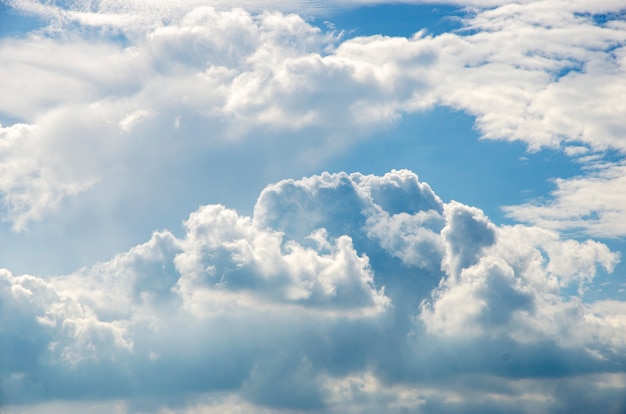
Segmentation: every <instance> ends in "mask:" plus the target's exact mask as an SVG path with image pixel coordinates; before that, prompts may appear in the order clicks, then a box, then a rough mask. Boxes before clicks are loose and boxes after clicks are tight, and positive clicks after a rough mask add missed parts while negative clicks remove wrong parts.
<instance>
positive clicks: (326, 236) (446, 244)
mask: <svg viewBox="0 0 626 414" xmlns="http://www.w3.org/2000/svg"><path fill="white" fill-rule="evenodd" d="M184 229H185V232H184V235H183V236H182V237H180V238H179V237H176V236H174V235H173V234H172V233H170V232H169V231H161V232H156V233H154V234H153V236H152V238H151V239H150V240H149V241H148V242H147V243H144V244H141V245H138V246H136V247H134V248H132V249H130V250H129V251H128V252H126V253H122V254H119V255H117V256H116V257H114V258H113V259H112V260H110V261H108V262H103V263H99V264H97V265H95V266H91V267H88V268H84V269H81V270H79V271H77V272H75V273H72V274H70V275H67V276H60V277H54V278H51V279H43V278H40V277H36V276H28V275H23V276H14V275H12V274H11V272H9V271H8V270H3V271H2V273H1V283H2V284H1V286H2V288H1V295H2V304H3V305H2V306H3V313H2V314H3V322H2V323H3V324H2V326H3V328H2V329H3V331H2V338H3V354H2V360H3V364H2V372H1V375H2V399H3V404H8V405H15V404H24V403H31V404H32V403H33V402H37V401H46V400H47V399H48V398H49V396H54V398H55V399H56V398H61V399H68V400H72V399H81V398H82V397H83V396H85V395H89V396H91V398H94V399H96V400H99V399H101V400H105V401H106V400H113V401H115V400H124V401H127V403H126V404H131V405H130V406H128V407H127V408H128V409H130V410H132V411H138V412H143V411H150V410H153V409H155V407H158V406H161V405H169V406H170V407H179V406H180V404H189V402H190V401H194V404H196V403H197V404H198V407H203V408H198V410H205V409H206V410H209V409H215V410H216V411H219V409H220V408H219V407H220V404H221V402H223V401H224V400H223V398H227V399H228V400H229V401H231V402H232V404H235V405H241V406H245V407H248V408H247V409H249V410H252V411H254V410H263V409H264V408H263V407H266V408H271V409H275V408H285V409H294V410H300V409H322V410H324V411H328V412H335V411H336V412H343V411H344V409H345V408H346V407H352V408H353V409H354V410H357V411H368V412H369V411H371V412H374V411H373V410H379V409H383V407H392V406H397V407H398V410H402V409H410V410H420V409H423V410H425V411H429V410H430V409H431V407H433V406H437V405H440V404H443V406H445V407H448V408H450V406H455V405H456V404H463V405H464V404H477V406H495V407H500V409H504V407H505V406H506V405H507V404H508V402H507V403H506V404H505V403H503V402H502V401H501V398H502V396H503V395H506V398H507V399H508V401H509V402H510V401H517V402H520V403H521V402H524V401H527V400H533V401H534V404H536V407H539V408H540V409H541V410H547V411H551V410H553V409H559V410H560V409H564V410H565V407H573V406H574V405H570V404H576V403H577V402H576V399H575V398H574V397H576V394H575V391H574V390H576V389H577V387H580V386H583V385H585V386H589V384H590V383H596V380H597V379H598V378H601V379H602V381H606V382H608V383H609V384H610V385H608V386H604V385H600V384H598V385H597V386H598V388H597V389H596V391H597V392H600V391H602V393H600V394H598V396H597V398H598V399H601V398H604V397H605V396H606V395H607V393H609V394H610V393H614V394H615V395H618V394H619V395H621V390H622V387H623V385H624V381H626V377H624V376H623V375H618V374H615V373H614V372H615V369H616V368H617V367H622V368H623V364H624V360H623V354H624V351H625V350H626V336H624V335H622V334H621V333H620V332H626V330H624V329H623V328H626V326H625V325H626V314H625V313H624V312H625V311H626V309H625V308H623V306H622V305H621V304H619V303H615V302H597V303H593V304H584V303H583V302H581V297H582V294H583V293H582V292H583V289H584V286H585V284H587V283H589V282H591V281H592V279H593V277H594V275H595V273H596V266H601V267H604V268H605V269H607V270H609V271H610V270H611V269H612V268H613V266H614V265H615V263H616V261H617V259H618V256H617V255H616V254H615V253H612V252H610V251H609V249H608V248H607V247H606V246H605V245H603V244H600V243H597V242H593V241H586V242H577V241H573V240H562V239H560V238H559V237H558V235H557V234H556V233H554V232H551V231H547V230H540V229H537V228H533V227H524V226H514V227H497V226H495V225H494V224H493V223H491V222H490V221H489V219H488V218H487V217H485V216H484V215H483V213H482V212H481V211H480V210H478V209H476V208H473V207H468V206H465V205H463V204H460V203H458V202H451V203H448V204H444V203H442V202H441V200H440V199H439V198H438V197H437V196H436V195H435V194H434V193H433V191H432V190H431V189H430V187H429V186H428V185H427V184H425V183H422V182H419V181H418V178H417V176H416V175H415V174H413V173H411V172H409V171H406V170H403V171H392V172H390V173H388V174H386V175H384V176H382V177H377V176H364V175H361V174H352V175H347V174H343V173H342V174H323V175H321V176H313V177H310V178H304V179H302V180H298V181H294V180H287V181H282V182H279V183H276V184H273V185H270V186H268V187H267V188H266V189H265V190H263V192H262V193H261V195H260V197H259V200H258V202H257V205H256V206H255V214H254V217H245V216H241V215H239V214H238V213H237V212H236V211H234V210H229V209H227V208H226V207H224V206H221V205H208V206H203V207H201V208H199V209H198V210H197V211H196V212H194V213H192V214H191V215H190V216H189V219H188V220H187V221H185V224H184ZM572 284H574V285H576V286H577V287H580V288H581V289H580V291H579V294H577V295H575V296H571V297H569V298H566V297H565V296H564V295H563V294H562V289H563V288H566V287H567V286H570V285H572ZM620 327H621V328H620ZM452 349H456V352H459V353H460V354H461V355H463V354H465V353H468V352H469V353H474V355H475V357H473V358H471V359H467V358H461V359H459V360H458V364H455V365H454V366H449V365H447V364H446V361H447V360H448V358H449V352H451V350H452ZM494 353H495V355H496V356H495V357H494ZM500 355H502V358H503V359H502V358H500ZM474 358H476V360H478V361H482V364H481V365H482V369H484V372H482V373H481V374H480V376H481V378H483V377H484V378H483V379H482V380H481V381H486V382H487V383H488V382H489V381H493V380H495V379H498V381H503V385H499V387H501V386H504V387H506V391H504V390H502V391H495V390H494V389H493V388H492V387H493V385H487V383H485V384H483V383H481V384H474V385H471V384H467V383H464V382H463V378H464V377H465V376H466V375H467V374H468V373H469V372H470V371H471V370H472V366H473V364H475V363H476V362H475V361H476V360H475V359H474ZM546 358H549V359H551V361H552V362H551V364H552V365H551V366H552V368H548V367H543V364H545V361H546ZM572 358H577V359H578V360H579V361H582V362H580V363H579V364H577V365H568V361H570V360H571V359H572ZM524 366H526V367H527V368H525V369H526V371H524V370H523V369H521V367H524ZM533 367H536V368H533ZM540 367H543V368H541V369H542V370H543V369H548V370H549V372H546V375H547V377H546V378H544V379H540V378H537V377H536V376H537V373H536V369H539V368H540ZM563 367H567V369H566V371H563ZM572 370H574V371H575V372H572ZM94 373H97V374H94ZM433 375H434V376H435V377H438V378H441V380H437V381H435V382H434V383H433V382H430V381H429V380H428V379H429V378H431V376H433ZM543 376H544V375H540V377H543ZM520 378H522V379H523V380H521V382H520ZM549 378H552V379H549ZM440 381H441V384H444V383H445V384H447V385H446V386H443V387H440V386H439V385H438V384H439V383H440ZM551 381H552V382H554V381H557V382H559V383H561V384H565V385H564V386H565V389H564V390H563V391H562V392H563V394H555V393H554V392H553V391H551V390H552V387H545V388H538V389H535V388H534V387H536V386H537V385H536V384H538V383H544V382H547V383H550V382H551ZM603 383H604V382H603ZM570 390H571V391H570ZM502 393H504V394H502ZM452 395H454V396H455V401H456V402H455V403H453V402H451V401H448V400H447V399H448V398H450V396H452ZM585 397H588V396H585ZM446 401H447V402H446ZM594 401H595V400H594ZM622 407H623V406H622ZM188 409H190V410H191V408H189V407H188ZM192 411H193V410H192ZM198 412H205V411H198Z"/></svg>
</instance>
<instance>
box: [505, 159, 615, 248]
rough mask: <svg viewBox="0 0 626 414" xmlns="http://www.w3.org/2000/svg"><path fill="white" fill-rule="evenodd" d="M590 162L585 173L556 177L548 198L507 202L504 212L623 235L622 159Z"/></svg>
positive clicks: (591, 231)
mask: <svg viewBox="0 0 626 414" xmlns="http://www.w3.org/2000/svg"><path fill="white" fill-rule="evenodd" d="M593 164H596V165H595V166H594V165H593ZM591 165H592V167H591V168H589V169H588V170H587V171H586V174H585V175H584V176H578V177H573V178H568V179H556V180H555V186H556V189H555V190H553V191H552V193H551V195H550V198H549V199H548V200H547V201H540V200H537V201H533V202H530V203H527V204H522V205H519V206H507V207H505V211H506V213H507V215H508V216H510V217H513V218H515V219H516V220H519V221H522V222H529V223H533V224H537V225H539V226H542V227H545V228H551V229H555V230H560V231H575V230H579V231H580V230H584V231H585V232H587V233H589V234H591V235H594V236H596V237H620V236H623V235H624V234H626V227H625V226H624V223H623V221H622V220H621V217H623V216H624V209H623V206H624V201H626V200H623V194H624V191H623V189H624V188H625V186H626V169H625V167H624V165H623V163H621V162H618V163H601V162H600V163H597V162H594V163H592V164H591Z"/></svg>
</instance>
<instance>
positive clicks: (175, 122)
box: [0, 0, 626, 413]
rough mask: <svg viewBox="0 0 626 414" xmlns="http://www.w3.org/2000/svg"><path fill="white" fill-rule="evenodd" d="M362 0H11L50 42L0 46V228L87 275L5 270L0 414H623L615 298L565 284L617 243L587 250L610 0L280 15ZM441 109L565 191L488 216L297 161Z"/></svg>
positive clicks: (606, 86)
mask: <svg viewBox="0 0 626 414" xmlns="http://www.w3.org/2000/svg"><path fill="white" fill-rule="evenodd" d="M287 3H289V4H287ZM365 3H371V2H340V4H339V6H337V5H335V4H330V2H311V1H303V2H281V1H270V2H254V4H252V2H239V3H237V5H238V6H240V8H232V6H233V3H231V2H228V4H226V3H225V2H204V1H202V2H201V1H195V0H190V1H182V2H176V4H173V3H172V2H168V1H163V2H154V4H152V5H151V7H150V8H146V7H145V5H144V3H143V2H137V1H130V2H119V1H100V2H93V1H88V2H87V1H71V2H66V1H53V2H50V1H46V2H37V1H24V0H15V1H12V2H11V3H10V4H11V5H12V6H13V7H14V8H15V9H16V10H20V11H22V12H24V13H28V14H29V15H31V16H38V17H40V18H43V19H44V20H45V24H46V26H45V27H43V28H41V29H39V30H36V31H33V32H31V33H27V34H24V35H23V36H21V37H20V36H14V37H5V38H3V39H2V40H0V56H1V57H0V63H1V64H0V90H2V91H3V92H5V93H3V94H1V95H0V119H1V120H2V125H0V202H1V205H2V207H1V208H0V219H2V220H3V221H5V222H6V223H8V226H10V227H11V228H12V231H13V232H16V233H19V232H21V233H20V234H26V236H24V237H26V238H27V240H30V241H32V242H33V243H35V242H36V239H37V238H38V235H40V234H42V233H44V234H48V235H49V234H53V235H54V236H55V245H50V246H48V247H47V249H49V250H51V251H56V250H54V249H60V250H62V251H63V254H64V255H65V256H72V257H79V256H81V253H82V252H79V251H74V249H73V247H74V246H75V245H77V244H80V242H81V241H84V240H87V239H88V240H90V243H92V244H93V245H94V246H96V249H97V250H98V251H99V254H100V256H99V257H100V258H102V257H106V259H102V260H99V261H98V263H96V264H93V263H94V262H95V260H91V261H90V260H86V259H85V260H83V261H82V262H81V263H83V262H86V263H89V264H88V265H86V266H84V267H81V268H79V269H78V270H75V271H70V272H66V271H63V272H57V273H58V274H55V272H51V271H47V273H46V274H45V275H42V274H38V273H37V272H30V273H35V274H21V273H22V272H16V271H12V270H11V269H2V270H0V310H1V312H0V406H1V407H2V410H3V412H4V411H6V412H9V413H12V412H24V411H26V412H32V413H36V412H54V411H59V412H60V411H63V412H87V411H92V412H95V411H98V410H99V411H101V412H122V413H124V412H132V413H142V412H146V413H147V412H163V413H166V412H172V411H174V412H189V413H200V412H203V413H206V412H227V411H231V412H259V413H260V412H275V411H276V410H279V409H282V410H284V411H285V412H302V411H311V412H324V413H335V412H336V413H345V412H355V413H367V412H372V413H379V412H391V413H393V412H398V413H400V412H407V411H410V412H425V413H428V412H443V413H446V412H450V413H454V412H481V413H482V412H504V411H506V412H520V413H536V412H563V413H566V412H567V413H569V412H573V411H585V412H587V411H594V412H616V413H618V412H623V411H625V410H626V399H625V397H624V392H623V391H624V389H625V388H626V375H625V374H624V372H626V366H625V364H626V361H625V359H624V355H626V353H625V351H626V334H625V332H626V306H625V305H624V302H620V301H618V300H613V299H611V298H609V299H605V300H596V301H594V300H590V299H588V297H587V296H586V292H587V291H588V289H589V287H590V286H591V285H592V284H593V282H594V279H595V278H596V277H597V276H598V275H602V276H606V275H607V274H610V273H611V272H612V271H613V269H615V267H616V266H617V264H618V262H619V260H620V255H619V254H618V253H616V252H613V251H611V250H610V249H609V247H607V246H606V245H605V244H603V243H600V242H598V241H595V240H586V239H585V238H584V237H582V236H580V235H581V234H587V235H593V236H600V237H607V236H610V237H616V236H617V237H619V236H623V235H624V234H626V233H625V232H626V228H625V227H624V223H623V217H624V213H625V212H624V205H625V204H624V202H623V201H624V200H623V197H622V196H621V195H620V194H624V191H623V188H624V185H625V180H624V177H625V176H626V174H625V169H624V165H623V160H622V158H623V153H624V151H625V150H626V141H625V140H624V137H625V136H626V127H625V124H624V122H623V119H624V116H625V115H626V113H625V109H624V106H623V103H622V100H623V96H624V94H625V93H624V92H625V91H626V83H625V82H626V73H625V70H626V69H625V68H626V58H625V56H626V54H625V53H626V46H625V42H626V25H625V24H624V19H623V17H624V11H623V4H622V2H621V1H618V0H615V1H613V0H604V1H596V2H593V3H589V2H587V1H558V0H556V1H551V2H542V1H523V2H517V3H512V4H510V3H509V2H505V1H499V0H493V1H492V0H475V1H460V0H459V1H455V2H451V3H453V4H456V5H459V6H463V7H468V8H467V9H465V15H464V18H463V20H462V27H461V28H460V29H459V30H457V31H455V32H449V33H444V34H441V35H431V34H429V33H428V32H427V31H426V30H423V31H419V32H417V33H415V34H414V35H413V36H410V37H389V36H384V35H377V36H369V37H350V35H349V33H344V32H340V31H334V30H332V29H328V28H325V29H321V28H320V27H317V26H315V25H314V24H313V23H312V20H307V19H306V18H304V17H301V16H300V15H298V14H289V13H290V12H298V13H301V14H302V15H304V16H319V15H323V13H327V12H328V10H329V9H333V8H335V7H353V6H355V5H360V4H365ZM415 3H420V2H415ZM266 9H282V10H283V12H271V11H265V10H266ZM328 27H332V26H328ZM436 106H445V107H448V108H452V109H454V110H459V111H464V112H466V113H469V114H471V115H472V116H474V117H475V122H476V127H477V129H478V130H479V131H480V134H481V136H482V137H483V138H486V139H493V140H505V141H520V142H522V143H524V144H525V145H526V146H527V147H528V148H529V150H531V151H535V150H537V151H538V150H541V149H545V148H549V149H551V150H556V151H563V152H564V153H565V154H566V155H567V156H569V157H571V159H572V160H573V161H575V162H577V163H579V164H580V165H581V167H582V168H581V170H582V172H583V175H581V176H578V177H573V178H560V179H559V178H557V179H555V181H554V182H555V187H556V188H555V190H554V192H553V193H552V194H551V195H550V197H548V198H547V199H541V200H531V201H529V202H528V203H526V204H523V205H518V206H509V207H506V212H507V214H509V216H510V217H512V218H514V219H517V220H518V221H520V222H523V223H528V224H517V225H511V226H499V225H496V224H495V223H493V222H491V221H490V219H489V218H488V217H486V216H485V214H484V213H483V212H482V211H481V210H480V209H479V208H477V207H472V206H467V205H465V204H463V203H460V202H457V201H449V202H446V201H444V200H442V199H441V198H440V197H438V196H437V195H436V193H435V192H434V191H433V189H431V187H430V186H429V185H428V184H426V183H424V182H421V181H420V180H419V179H418V177H417V176H416V175H415V174H414V173H413V172H411V171H408V170H393V171H391V172H389V173H387V174H385V175H382V176H376V175H364V174H360V173H344V172H341V173H334V174H330V173H323V174H311V173H310V171H313V170H315V169H316V167H318V166H319V165H321V164H322V163H323V162H324V161H325V160H328V159H330V158H331V157H333V156H337V155H338V154H341V153H343V152H345V151H348V150H349V149H350V147H351V146H352V145H354V144H355V143H356V142H358V141H360V140H365V139H367V138H368V137H371V136H372V135H373V134H374V133H376V132H377V131H382V130H385V129H386V128H389V127H390V126H392V125H394V123H396V122H397V121H398V120H399V119H400V118H402V117H404V116H407V115H410V114H412V113H415V112H420V111H427V110H429V109H431V108H434V107H436ZM303 175H306V177H304V178H302V179H298V180H294V179H287V180H281V179H282V178H284V177H301V176H303ZM458 179H460V180H462V179H463V176H462V175H459V178H458ZM268 182H274V184H270V185H267V183H268ZM467 185H468V186H471V185H472V183H471V182H468V183H467ZM233 189H236V191H234V190H233ZM259 191H260V193H259ZM250 194H253V195H252V196H250ZM257 194H258V199H257V201H256V205H254V208H250V205H248V204H245V202H246V201H249V200H247V199H246V198H245V196H246V195H247V196H248V197H253V198H256V195H257ZM238 197H241V198H238ZM214 201H215V202H220V201H221V202H222V203H224V204H226V205H224V204H215V203H213V202H214ZM233 204H234V205H233ZM250 204H252V203H250ZM198 205H200V207H199V208H197V206H198ZM241 206H244V208H243V209H242V208H241ZM196 208H197V209H196ZM237 209H239V211H238V210H237ZM193 210H195V211H194V212H192V213H191V214H188V213H189V211H193ZM241 210H245V211H247V213H246V212H241ZM184 216H188V218H187V220H185V222H184V224H183V226H182V228H181V229H179V228H177V227H173V226H172V225H171V223H172V222H177V221H178V220H179V219H180V218H182V217H184ZM165 217H166V218H167V220H168V221H165V219H164V218H165ZM59 223H60V224H59ZM67 223H73V224H74V226H75V227H78V228H81V229H83V230H82V231H83V234H82V237H83V239H81V240H79V242H75V244H74V246H72V245H68V246H66V245H65V244H63V243H58V239H62V240H65V238H64V236H65V234H64V231H66V227H64V226H66V225H67ZM46 226H49V227H46ZM164 227H165V229H163V228H164ZM42 228H43V229H44V230H42ZM109 228H110V229H112V230H111V232H112V233H116V234H117V233H123V231H125V230H126V229H130V230H128V231H129V233H133V237H132V238H131V237H128V238H125V239H124V241H123V242H119V241H115V242H110V246H109V250H110V251H114V252H120V251H122V253H118V254H110V255H109V254H108V253H106V252H105V253H103V252H104V251H105V248H104V247H103V246H104V245H105V244H106V243H108V242H109V240H108V239H107V236H108V235H109V233H107V229H109ZM156 228H161V229H163V230H159V231H156V232H154V233H152V236H151V237H145V238H142V237H143V236H137V235H138V234H144V233H145V231H146V229H149V230H148V231H150V232H151V231H153V230H154V229H156ZM136 229H141V231H135V232H133V231H132V230H136ZM7 230H8V229H7ZM30 231H33V233H32V236H31V239H28V235H29V234H31V233H29V232H30ZM38 231H40V233H38ZM569 231H578V234H577V236H578V237H574V238H570V237H569V236H568V235H567V234H568V233H567V232H569ZM46 232H48V233H46ZM559 232H565V233H559ZM145 234H147V233H145ZM2 237H5V235H2ZM14 237H15V239H17V237H18V236H17V235H14ZM116 237H117V236H116ZM138 237H140V240H141V242H137V238H138ZM585 237H586V236H585ZM131 239H132V242H130V241H129V240H131ZM146 239H148V240H147V241H145V240H146ZM33 240H34V241H33ZM2 241H3V250H4V251H8V250H10V249H11V243H10V242H9V243H7V242H6V241H5V240H4V239H3V240H2ZM68 244H69V243H68ZM120 245H123V246H124V247H123V248H120ZM111 246H113V247H111ZM128 246H132V247H130V248H127V247H128ZM27 247H28V248H27V249H26V250H28V251H34V250H35V249H34V247H33V246H31V245H30V244H29V245H28V246H27ZM111 257H112V258H111ZM68 260H69V259H68ZM77 260H78V259H77ZM76 267H78V266H76ZM51 274H55V275H54V276H51Z"/></svg>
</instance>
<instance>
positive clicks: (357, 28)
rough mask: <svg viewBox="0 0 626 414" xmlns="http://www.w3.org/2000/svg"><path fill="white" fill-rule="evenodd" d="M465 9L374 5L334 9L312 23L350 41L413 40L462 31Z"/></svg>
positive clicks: (425, 5) (435, 6) (448, 6)
mask: <svg viewBox="0 0 626 414" xmlns="http://www.w3.org/2000/svg"><path fill="white" fill-rule="evenodd" d="M463 13H464V11H463V8H460V7H457V6H450V5H433V4H420V5H409V4H375V5H370V6H364V7H359V8H342V9H339V8H337V9H333V10H332V11H331V12H329V13H328V14H326V15H322V16H318V17H317V18H316V20H315V21H314V22H313V23H314V24H317V25H318V26H320V27H322V28H323V29H327V26H329V25H330V27H334V28H335V29H336V30H343V31H344V35H345V36H346V37H348V38H352V37H358V36H372V35H379V34H382V35H385V36H404V37H410V36H412V35H413V34H415V33H417V32H419V31H420V30H422V29H426V30H427V31H428V33H429V34H433V35H438V34H441V33H445V32H450V31H453V30H455V29H458V28H460V27H461V16H462V15H463Z"/></svg>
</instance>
